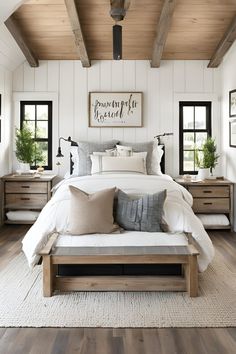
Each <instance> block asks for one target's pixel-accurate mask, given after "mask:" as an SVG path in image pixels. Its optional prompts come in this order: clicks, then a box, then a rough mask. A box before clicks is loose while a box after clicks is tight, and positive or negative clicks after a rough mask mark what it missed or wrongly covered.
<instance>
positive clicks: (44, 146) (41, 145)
mask: <svg viewBox="0 0 236 354" xmlns="http://www.w3.org/2000/svg"><path fill="white" fill-rule="evenodd" d="M37 145H38V146H39V148H40V149H42V151H43V159H44V161H43V165H45V166H46V165H48V143H47V142H45V141H38V142H37Z"/></svg>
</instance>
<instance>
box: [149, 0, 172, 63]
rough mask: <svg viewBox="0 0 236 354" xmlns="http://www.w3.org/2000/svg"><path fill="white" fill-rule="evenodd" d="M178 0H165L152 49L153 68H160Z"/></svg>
mask: <svg viewBox="0 0 236 354" xmlns="http://www.w3.org/2000/svg"><path fill="white" fill-rule="evenodd" d="M175 5H176V0H164V3H163V6H162V10H161V15H160V19H159V22H158V25H157V29H156V37H155V40H154V44H153V51H152V61H151V67H152V68H159V66H160V63H161V58H162V54H163V50H164V47H165V43H166V39H167V36H168V32H169V29H170V25H171V20H172V17H173V14H174V9H175Z"/></svg>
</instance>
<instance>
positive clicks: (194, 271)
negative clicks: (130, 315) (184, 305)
mask: <svg viewBox="0 0 236 354" xmlns="http://www.w3.org/2000/svg"><path fill="white" fill-rule="evenodd" d="M185 279H186V283H187V284H186V285H187V290H188V293H189V296H190V297H196V296H198V263H197V255H190V256H189V257H188V264H186V266H185Z"/></svg>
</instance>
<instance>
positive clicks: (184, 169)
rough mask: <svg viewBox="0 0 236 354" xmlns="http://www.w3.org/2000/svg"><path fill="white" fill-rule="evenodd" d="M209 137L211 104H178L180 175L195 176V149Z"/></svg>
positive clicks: (199, 149)
mask: <svg viewBox="0 0 236 354" xmlns="http://www.w3.org/2000/svg"><path fill="white" fill-rule="evenodd" d="M210 136H211V102H189V101H188V102H179V170H180V174H181V175H182V174H197V171H198V168H197V166H196V162H195V154H196V149H197V150H198V151H199V153H200V154H201V147H202V145H203V143H204V142H205V141H206V139H207V138H208V137H210Z"/></svg>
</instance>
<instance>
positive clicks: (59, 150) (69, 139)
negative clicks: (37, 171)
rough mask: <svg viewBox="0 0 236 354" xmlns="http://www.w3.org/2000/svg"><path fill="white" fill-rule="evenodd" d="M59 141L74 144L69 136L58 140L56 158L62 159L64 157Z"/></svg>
mask: <svg viewBox="0 0 236 354" xmlns="http://www.w3.org/2000/svg"><path fill="white" fill-rule="evenodd" d="M61 140H64V141H68V142H70V143H74V141H73V140H72V139H71V137H70V136H68V138H67V139H65V138H63V137H62V136H61V137H60V138H59V144H58V149H57V155H56V157H64V155H63V154H62V152H61Z"/></svg>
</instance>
